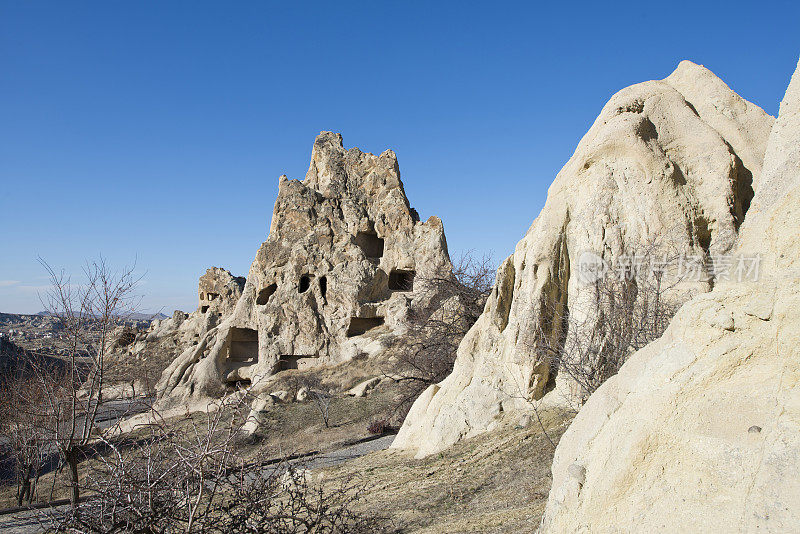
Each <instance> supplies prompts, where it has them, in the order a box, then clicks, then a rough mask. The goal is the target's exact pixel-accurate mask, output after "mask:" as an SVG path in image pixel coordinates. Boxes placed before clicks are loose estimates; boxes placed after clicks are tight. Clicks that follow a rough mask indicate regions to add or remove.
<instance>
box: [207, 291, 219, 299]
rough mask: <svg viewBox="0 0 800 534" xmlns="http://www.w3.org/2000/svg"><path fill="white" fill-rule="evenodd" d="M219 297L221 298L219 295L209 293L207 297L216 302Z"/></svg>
mask: <svg viewBox="0 0 800 534" xmlns="http://www.w3.org/2000/svg"><path fill="white" fill-rule="evenodd" d="M218 296H219V293H209V294H208V295H206V297H207V298H208V300H214V299H215V298H217V297H218Z"/></svg>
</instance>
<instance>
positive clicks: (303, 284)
mask: <svg viewBox="0 0 800 534" xmlns="http://www.w3.org/2000/svg"><path fill="white" fill-rule="evenodd" d="M309 287H311V276H309V275H307V274H304V275H303V276H301V277H300V285H299V286H298V288H297V292H298V293H305V292H306V291H308V288H309Z"/></svg>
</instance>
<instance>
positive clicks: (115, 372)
mask: <svg viewBox="0 0 800 534" xmlns="http://www.w3.org/2000/svg"><path fill="white" fill-rule="evenodd" d="M244 284H245V279H244V278H242V277H235V276H233V275H232V274H231V273H230V272H229V271H227V270H226V269H223V268H221V267H211V268H209V269H208V270H207V271H206V273H205V274H204V275H203V276H201V277H200V280H199V282H198V288H197V296H198V299H199V304H198V307H197V309H196V310H195V311H193V312H192V313H184V312H182V311H180V310H175V312H173V314H172V317H169V318H166V319H154V320H153V321H151V322H150V325H149V326H148V327H147V329H145V330H136V329H135V328H133V327H129V326H123V327H120V328H119V329H118V331H116V332H115V333H114V338H113V350H112V352H111V353H110V354H109V356H108V359H109V363H110V365H109V366H108V369H107V371H106V373H107V376H106V377H105V378H106V379H107V381H108V383H110V384H114V386H113V387H112V389H109V391H108V392H105V393H104V395H106V396H107V397H108V396H109V395H117V396H119V394H118V393H117V392H118V391H127V392H130V391H134V390H135V391H137V392H139V393H142V392H145V391H147V390H152V389H153V387H154V386H155V384H156V382H157V381H158V379H159V378H160V377H161V373H162V372H163V371H164V369H166V367H167V366H168V365H169V364H170V363H171V362H172V360H173V359H174V357H175V354H180V353H182V352H183V351H185V350H187V349H189V348H190V347H193V346H195V345H197V343H198V342H199V340H200V338H201V337H202V336H203V335H205V333H206V332H208V331H209V330H210V329H212V328H215V327H216V326H217V325H219V323H220V322H221V321H222V320H223V319H224V317H226V316H228V315H230V314H231V313H232V312H233V309H234V308H235V306H236V303H237V302H238V301H239V297H240V296H241V295H242V289H243V288H244ZM136 382H139V383H141V384H142V385H141V386H137V387H134V384H135V383H136Z"/></svg>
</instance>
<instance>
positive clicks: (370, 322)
mask: <svg viewBox="0 0 800 534" xmlns="http://www.w3.org/2000/svg"><path fill="white" fill-rule="evenodd" d="M383 322H384V321H383V317H351V318H350V326H349V327H348V328H347V337H354V336H360V335H362V334H366V333H367V331H369V330H372V329H373V328H377V327H379V326H381V325H382V324H383Z"/></svg>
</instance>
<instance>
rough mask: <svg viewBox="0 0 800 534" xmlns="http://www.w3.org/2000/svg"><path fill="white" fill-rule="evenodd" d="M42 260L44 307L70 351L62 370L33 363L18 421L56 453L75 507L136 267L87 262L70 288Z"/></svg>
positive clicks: (130, 302) (65, 279) (47, 361)
mask: <svg viewBox="0 0 800 534" xmlns="http://www.w3.org/2000/svg"><path fill="white" fill-rule="evenodd" d="M40 261H41V263H42V265H43V266H44V268H45V269H46V270H47V272H48V274H49V275H50V283H51V288H50V290H49V291H48V293H47V294H46V295H45V296H44V297H43V299H42V300H43V304H44V306H45V309H46V310H47V311H48V312H49V313H50V314H52V315H54V316H56V317H58V318H59V320H60V321H61V323H62V324H63V330H62V332H63V337H64V339H65V340H66V342H67V345H68V349H67V352H66V356H61V357H60V365H59V366H58V369H54V368H53V366H52V359H49V358H40V359H33V360H32V361H30V362H29V363H30V368H31V376H32V377H33V380H34V381H35V387H31V388H25V389H24V390H22V391H20V395H21V397H20V398H19V405H20V406H21V407H22V409H21V410H20V411H19V416H20V417H22V418H24V419H25V420H28V421H32V422H33V426H34V431H35V432H37V433H38V435H39V436H41V439H45V440H46V441H47V444H48V447H49V448H50V449H54V450H55V452H57V453H58V455H59V457H60V459H61V464H62V465H63V466H65V467H66V468H67V473H68V477H69V482H68V486H69V495H70V500H71V501H72V503H73V505H75V504H76V503H77V502H78V500H79V498H80V487H81V484H80V476H79V463H80V462H81V460H82V459H83V458H84V455H85V454H86V452H87V448H88V447H89V446H90V444H91V443H92V441H93V440H95V439H96V437H97V435H98V415H99V414H100V413H101V411H102V407H103V405H104V399H103V387H104V386H105V383H104V380H103V379H104V372H105V357H106V355H107V354H108V352H109V351H110V349H111V346H112V341H111V334H112V332H113V331H114V329H115V328H116V327H117V326H118V325H119V324H121V323H122V322H124V321H125V320H126V317H127V315H128V314H130V313H132V311H133V310H132V305H133V304H134V295H133V291H134V289H135V286H136V282H137V279H136V278H135V277H134V275H133V268H126V269H123V270H122V271H120V272H114V271H112V270H111V269H110V268H109V267H108V266H107V265H106V264H105V263H104V262H103V261H102V260H100V261H99V262H93V263H88V264H87V265H86V267H85V268H84V279H83V280H81V282H80V283H72V282H71V280H70V278H69V277H68V276H67V275H66V274H65V273H64V272H63V271H60V272H56V271H55V270H54V269H53V268H51V267H50V266H49V265H48V264H47V263H46V262H44V261H43V260H40Z"/></svg>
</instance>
